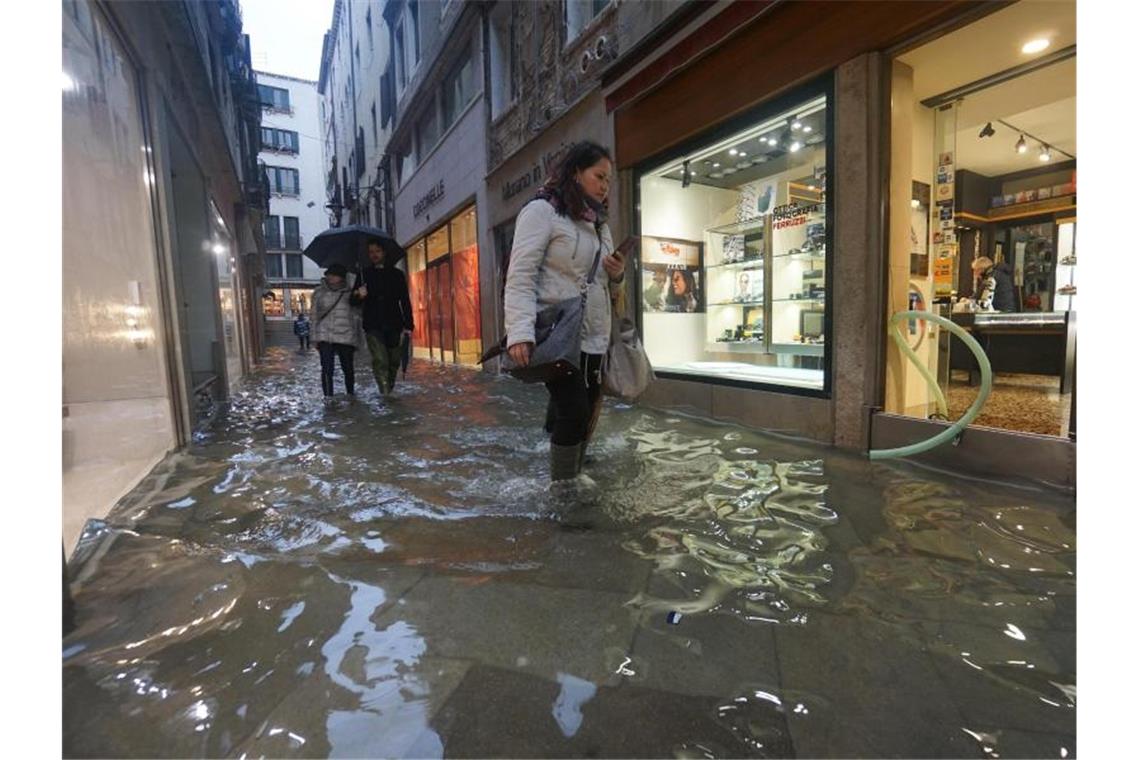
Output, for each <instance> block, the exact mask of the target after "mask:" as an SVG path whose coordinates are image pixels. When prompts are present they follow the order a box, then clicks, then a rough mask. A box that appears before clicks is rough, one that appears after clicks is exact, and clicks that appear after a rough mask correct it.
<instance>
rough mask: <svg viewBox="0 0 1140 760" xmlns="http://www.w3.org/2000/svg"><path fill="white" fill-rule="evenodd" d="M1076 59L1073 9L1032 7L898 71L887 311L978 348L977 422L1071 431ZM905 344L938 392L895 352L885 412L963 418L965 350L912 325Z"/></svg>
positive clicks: (921, 51) (969, 382)
mask: <svg viewBox="0 0 1140 760" xmlns="http://www.w3.org/2000/svg"><path fill="white" fill-rule="evenodd" d="M1076 65H1077V59H1076V6H1075V3H1074V2H1069V1H1059V2H1037V1H1032V0H1022V2H1018V3H1014V4H1012V5H1010V6H1007V7H1005V8H1004V9H1002V10H1000V11H997V12H995V13H992V14H990V15H988V16H985V17H984V18H982V19H981V20H979V21H976V22H974V23H972V24H970V25H968V26H966V27H963V28H961V29H959V30H956V31H954V32H952V33H950V34H948V35H946V36H943V37H941V38H939V39H937V40H935V41H933V42H931V43H929V44H927V45H924V46H922V47H919V48H917V49H914V50H911V51H909V52H906V53H904V54H903V55H901V56H899V57H898V58H897V59H896V60H895V62H894V64H893V72H892V74H893V77H892V102H893V104H894V105H893V113H892V156H891V158H892V177H891V211H892V214H891V216H892V222H891V267H890V269H891V281H890V300H891V306H892V309H891V311H892V312H894V311H898V310H900V309H905V308H911V309H914V308H918V309H929V310H932V311H934V312H935V313H938V314H941V315H943V316H945V317H948V318H950V319H952V320H953V321H954V322H955V323H956V324H958V325H959V326H961V327H963V328H964V329H966V330H967V331H968V332H969V333H970V334H971V335H972V336H973V337H974V338H975V339H976V340H977V341H978V342H979V344H980V345H981V346H982V348H983V349H984V351H985V353H986V356H987V358H988V360H989V362H990V364H991V366H992V369H993V390H992V393H991V395H990V397H989V399H988V400H987V402H986V403H985V406H984V407H983V408H982V410H981V413H980V415H979V416H978V417H977V418H976V419H975V421H974V424H975V425H981V426H985V427H993V428H1000V429H1005V430H1013V431H1019V432H1025V433H1037V434H1043V435H1051V436H1072V435H1075V430H1076V420H1075V401H1074V394H1073V387H1074V384H1075V374H1076V359H1075V351H1076V304H1077V256H1076V226H1077V225H1076V220H1077V203H1076V176H1077V171H1076V164H1077V145H1076ZM908 206H909V208H908ZM899 211H901V213H899ZM987 285H989V286H991V287H986V286H987ZM904 337H905V339H906V340H907V342H908V343H909V345H910V347H911V348H912V349H913V350H914V351H915V352H916V353H917V354H918V356H919V357H920V359H921V360H922V361H923V362H924V363H925V365H926V368H927V369H928V370H929V372H928V373H927V374H928V375H929V376H930V377H933V378H934V379H935V380H936V382H937V386H938V387H937V388H934V387H932V383H931V381H930V380H929V379H928V378H927V377H924V375H923V373H922V372H921V371H920V370H919V369H918V368H917V367H915V366H913V365H912V364H910V363H909V362H907V361H906V360H905V359H904V358H903V357H902V356H901V353H898V354H896V355H894V356H890V357H889V358H888V372H887V393H886V396H887V411H889V412H894V413H900V414H905V415H908V416H916V417H923V418H940V417H943V416H945V417H948V418H949V419H952V420H953V419H958V418H959V417H961V416H962V415H963V414H964V413H965V412H966V410H967V408H968V407H969V406H970V405H971V404H972V403H973V401H974V399H975V398H976V397H977V395H978V392H979V384H980V368H979V366H978V363H977V361H976V360H975V359H974V357H973V355H972V354H971V353H970V351H969V350H968V348H967V347H966V345H965V344H964V343H963V342H962V341H961V340H960V339H959V338H956V337H954V338H952V337H951V336H950V334H949V331H947V330H940V329H938V328H937V327H936V326H933V325H925V324H922V323H917V322H916V323H911V324H909V325H906V328H905V330H904Z"/></svg>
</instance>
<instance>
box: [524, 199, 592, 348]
mask: <svg viewBox="0 0 1140 760" xmlns="http://www.w3.org/2000/svg"><path fill="white" fill-rule="evenodd" d="M598 237H599V235H598V233H597V232H596V231H595V229H594V225H593V224H591V223H590V222H587V221H583V220H581V219H577V220H574V219H570V217H568V216H559V215H558V214H557V212H555V210H554V207H553V206H552V205H550V203H549V202H548V201H545V200H541V199H538V200H533V201H531V202H530V203H528V204H527V205H526V206H524V207H523V210H522V211H520V212H519V216H518V219H517V220H516V222H515V240H514V245H513V246H512V247H511V259H510V266H509V267H508V269H507V286H506V293H505V296H504V304H503V308H504V312H505V321H506V328H507V345H508V346H513V345H515V344H516V343H527V342H533V341H534V318H535V314H537V313H538V311H539V310H540V309H542V308H544V307H546V306H551V305H553V304H556V303H558V302H559V301H565V300H566V299H568V298H574V297H575V296H578V295H580V294H581V292H582V288H583V287H584V286H585V284H586V277H587V276H588V275H589V273H590V266H591V265H592V264H593V263H594V253H595V252H596V251H597V250H598V245H599V241H598ZM601 249H602V250H601V258H605V257H606V256H608V255H609V254H610V253H612V252H613V249H614V242H613V238H612V237H611V236H610V229H609V227H608V226H606V225H605V224H603V225H602V228H601ZM601 258H599V260H598V271H597V273H596V274H595V275H594V283H593V285H591V286H590V288H589V290H588V292H587V294H586V314H585V318H584V319H583V320H582V350H583V351H584V352H586V353H588V354H604V353H605V352H606V349H607V348H609V342H610V289H609V288H610V280H609V276H607V275H606V270H605V269H604V268H603V267H602V264H601Z"/></svg>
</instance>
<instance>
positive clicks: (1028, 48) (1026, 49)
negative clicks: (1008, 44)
mask: <svg viewBox="0 0 1140 760" xmlns="http://www.w3.org/2000/svg"><path fill="white" fill-rule="evenodd" d="M1047 47H1049V40H1047V39H1045V38H1044V37H1040V38H1038V39H1035V40H1030V41H1029V42H1026V43H1025V44H1024V45H1022V46H1021V52H1023V53H1025V54H1026V55H1033V54H1034V53H1040V52H1041V51H1042V50H1044V49H1045V48H1047Z"/></svg>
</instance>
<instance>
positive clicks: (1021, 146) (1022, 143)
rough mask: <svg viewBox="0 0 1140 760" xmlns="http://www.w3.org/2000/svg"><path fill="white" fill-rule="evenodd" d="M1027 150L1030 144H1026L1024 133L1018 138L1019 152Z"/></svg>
mask: <svg viewBox="0 0 1140 760" xmlns="http://www.w3.org/2000/svg"><path fill="white" fill-rule="evenodd" d="M1027 150H1029V146H1028V145H1026V144H1025V135H1022V136H1021V137H1019V138H1017V152H1018V153H1024V152H1025V151H1027Z"/></svg>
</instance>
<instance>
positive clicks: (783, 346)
mask: <svg viewBox="0 0 1140 760" xmlns="http://www.w3.org/2000/svg"><path fill="white" fill-rule="evenodd" d="M769 350H770V351H771V352H772V353H774V354H797V355H799V356H823V344H822V343H773V344H772V345H771V346H770V347H769Z"/></svg>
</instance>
